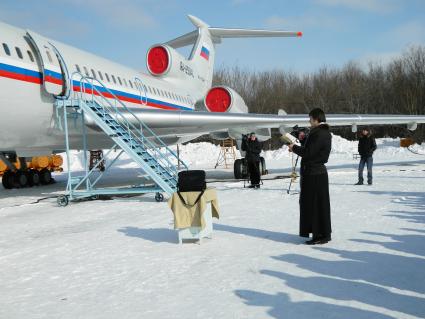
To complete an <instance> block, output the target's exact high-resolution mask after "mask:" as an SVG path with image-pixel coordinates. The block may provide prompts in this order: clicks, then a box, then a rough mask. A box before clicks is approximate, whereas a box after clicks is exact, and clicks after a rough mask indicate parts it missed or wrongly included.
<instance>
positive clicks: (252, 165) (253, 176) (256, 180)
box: [242, 132, 261, 188]
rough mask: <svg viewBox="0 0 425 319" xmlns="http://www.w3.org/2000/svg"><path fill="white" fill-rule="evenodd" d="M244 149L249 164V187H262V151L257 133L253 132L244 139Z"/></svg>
mask: <svg viewBox="0 0 425 319" xmlns="http://www.w3.org/2000/svg"><path fill="white" fill-rule="evenodd" d="M242 150H243V151H246V154H245V159H246V162H247V164H248V172H249V179H250V181H251V185H249V186H248V187H249V188H260V178H261V177H260V153H261V145H260V142H258V140H257V137H256V136H255V133H254V132H252V133H251V134H249V136H248V137H247V138H244V139H243V140H242Z"/></svg>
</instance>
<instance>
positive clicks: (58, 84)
mask: <svg viewBox="0 0 425 319" xmlns="http://www.w3.org/2000/svg"><path fill="white" fill-rule="evenodd" d="M27 37H28V39H29V41H30V42H31V44H32V46H33V47H34V50H35V51H36V54H37V58H38V61H39V63H40V67H41V71H42V74H43V81H42V82H43V87H44V89H45V90H46V92H47V93H50V94H53V95H63V94H65V93H66V91H67V90H66V84H67V81H66V79H67V76H65V74H66V65H65V63H64V61H63V59H62V57H61V55H60V53H59V51H58V50H57V49H56V48H55V47H54V46H53V45H52V44H50V43H49V41H48V39H46V38H44V37H42V36H41V35H39V34H37V33H35V32H33V31H29V30H27Z"/></svg>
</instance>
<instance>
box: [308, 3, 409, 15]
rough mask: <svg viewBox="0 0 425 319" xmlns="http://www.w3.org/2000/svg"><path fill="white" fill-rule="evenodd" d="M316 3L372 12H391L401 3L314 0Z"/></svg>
mask: <svg viewBox="0 0 425 319" xmlns="http://www.w3.org/2000/svg"><path fill="white" fill-rule="evenodd" d="M315 2H316V3H318V4H320V5H325V6H331V7H345V8H349V9H355V10H362V11H368V12H374V13H384V14H385V13H391V12H395V11H397V10H398V9H399V8H400V6H401V5H402V2H401V0H315Z"/></svg>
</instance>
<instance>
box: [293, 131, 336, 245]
mask: <svg viewBox="0 0 425 319" xmlns="http://www.w3.org/2000/svg"><path fill="white" fill-rule="evenodd" d="M331 147H332V136H331V134H330V132H329V126H328V125H327V124H320V125H319V126H317V127H315V128H313V129H311V131H310V134H309V135H308V137H307V140H306V142H305V144H304V146H297V145H294V148H293V151H294V153H295V154H297V155H299V156H301V158H302V160H301V170H300V175H301V181H300V184H301V193H300V236H302V237H309V234H310V233H313V238H317V237H330V235H331V232H332V229H331V206H330V202H329V181H328V171H327V170H326V166H325V163H327V161H328V158H329V154H330V152H331Z"/></svg>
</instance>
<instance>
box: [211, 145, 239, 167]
mask: <svg viewBox="0 0 425 319" xmlns="http://www.w3.org/2000/svg"><path fill="white" fill-rule="evenodd" d="M235 160H236V148H235V144H234V141H233V139H226V140H223V141H221V143H220V153H219V154H218V158H217V162H216V163H215V166H214V168H217V167H218V166H221V165H224V168H229V167H230V165H232V164H234V163H235Z"/></svg>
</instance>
